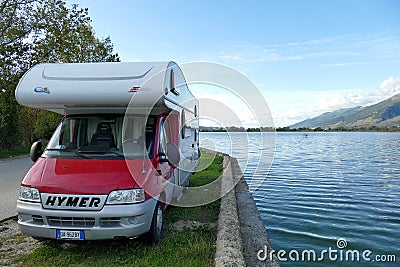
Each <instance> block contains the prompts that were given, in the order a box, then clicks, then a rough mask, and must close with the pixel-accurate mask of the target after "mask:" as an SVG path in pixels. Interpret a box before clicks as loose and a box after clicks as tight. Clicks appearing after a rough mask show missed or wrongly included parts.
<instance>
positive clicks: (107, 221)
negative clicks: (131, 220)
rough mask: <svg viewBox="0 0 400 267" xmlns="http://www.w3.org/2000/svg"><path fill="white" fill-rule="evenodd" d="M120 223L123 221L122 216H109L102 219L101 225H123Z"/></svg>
mask: <svg viewBox="0 0 400 267" xmlns="http://www.w3.org/2000/svg"><path fill="white" fill-rule="evenodd" d="M120 223H121V218H120V217H109V218H108V217H107V218H101V219H100V227H117V226H120V225H121V224H120Z"/></svg>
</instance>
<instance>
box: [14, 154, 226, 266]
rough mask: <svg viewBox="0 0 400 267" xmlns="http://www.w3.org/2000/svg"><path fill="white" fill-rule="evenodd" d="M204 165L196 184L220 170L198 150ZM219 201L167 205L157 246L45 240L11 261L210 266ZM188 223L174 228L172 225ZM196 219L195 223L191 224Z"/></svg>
mask: <svg viewBox="0 0 400 267" xmlns="http://www.w3.org/2000/svg"><path fill="white" fill-rule="evenodd" d="M205 162H208V163H207V164H206V165H207V166H208V165H209V163H211V164H210V165H209V166H208V167H207V168H205V169H204V170H202V171H200V172H197V173H196V174H195V175H193V176H192V177H191V179H190V183H191V186H192V185H194V186H200V185H203V184H206V183H209V182H210V181H212V180H214V179H217V178H218V177H219V176H220V175H221V173H222V157H219V156H217V157H215V158H214V157H213V156H212V155H210V154H207V153H202V157H201V163H200V166H203V167H204V166H205ZM219 206H220V201H219V200H218V201H215V202H212V203H210V204H207V205H204V206H200V207H194V208H182V207H169V208H168V209H167V210H166V211H165V217H164V219H165V224H164V236H163V238H162V239H161V241H160V243H159V244H158V245H148V244H146V243H145V242H143V241H141V240H140V238H139V239H135V240H123V241H121V240H120V241H114V240H108V241H86V242H79V243H73V246H71V247H70V248H67V249H66V248H65V244H63V243H61V242H56V241H48V242H46V243H44V245H43V246H41V247H40V248H38V249H36V250H35V251H33V253H31V254H27V255H21V256H18V257H16V258H15V259H14V262H15V263H16V264H18V265H21V266H71V265H72V266H213V259H214V253H215V242H216V237H217V230H216V227H215V223H216V221H217V219H218V214H219ZM179 222H190V223H189V224H187V225H189V227H186V228H185V224H183V225H184V227H183V229H181V230H177V228H176V227H174V225H175V224H176V223H179ZM193 222H196V223H197V224H195V226H193V225H192V224H191V223H193Z"/></svg>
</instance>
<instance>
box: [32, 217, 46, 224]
mask: <svg viewBox="0 0 400 267" xmlns="http://www.w3.org/2000/svg"><path fill="white" fill-rule="evenodd" d="M32 221H33V222H34V223H35V224H43V217H42V216H39V215H32Z"/></svg>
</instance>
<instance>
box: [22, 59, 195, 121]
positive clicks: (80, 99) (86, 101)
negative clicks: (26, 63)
mask: <svg viewBox="0 0 400 267" xmlns="http://www.w3.org/2000/svg"><path fill="white" fill-rule="evenodd" d="M15 95H16V99H17V102H18V103H19V104H21V105H24V106H29V107H33V108H39V109H46V110H50V111H54V112H57V113H60V114H74V113H92V112H113V111H114V112H120V111H121V110H124V109H126V108H127V106H128V104H129V102H130V101H131V99H132V97H135V99H134V105H135V108H138V110H139V109H140V108H141V107H142V108H148V107H149V106H150V105H154V104H156V105H157V106H160V108H163V107H164V108H169V109H175V108H176V106H177V105H178V106H180V107H186V108H189V109H190V110H191V111H192V112H194V110H193V109H191V108H190V107H193V104H196V103H193V101H197V100H195V99H194V97H193V95H192V94H191V93H190V91H189V89H188V87H187V85H186V81H185V78H184V76H183V73H182V71H181V70H180V68H179V66H178V65H177V64H176V63H174V62H135V63H68V64H39V65H37V66H34V67H33V68H32V69H30V70H29V71H28V72H27V73H26V74H25V75H24V76H23V77H22V79H21V80H20V82H19V84H18V86H17V89H16V92H15Z"/></svg>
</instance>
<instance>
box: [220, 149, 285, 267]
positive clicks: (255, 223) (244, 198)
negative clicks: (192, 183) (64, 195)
mask: <svg viewBox="0 0 400 267" xmlns="http://www.w3.org/2000/svg"><path fill="white" fill-rule="evenodd" d="M214 153H215V152H214ZM217 154H219V155H222V156H224V161H223V166H224V173H223V176H222V179H221V189H222V190H221V191H222V192H227V191H229V192H228V193H227V194H225V195H224V196H223V197H222V199H221V208H220V214H219V217H218V235H217V244H216V253H215V258H214V260H215V266H218V267H219V266H251V267H253V266H268V267H269V266H271V267H276V266H279V263H278V261H277V260H276V258H275V257H274V258H273V259H268V257H267V259H265V260H259V259H258V257H257V254H258V252H259V251H260V250H264V251H265V248H267V250H268V251H271V250H272V247H271V243H270V241H269V238H268V235H267V232H266V230H265V227H264V224H263V222H262V220H261V217H260V213H259V212H258V210H257V207H256V203H255V201H254V199H253V196H252V194H251V193H250V192H249V188H248V186H247V183H246V181H245V179H244V178H243V174H242V171H241V170H240V167H239V165H238V162H237V160H236V159H235V158H232V157H230V156H228V155H226V154H222V153H217ZM263 253H264V252H263ZM263 253H262V255H263V256H264V255H265V254H263Z"/></svg>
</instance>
